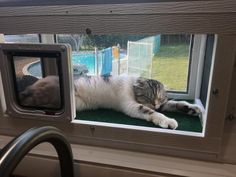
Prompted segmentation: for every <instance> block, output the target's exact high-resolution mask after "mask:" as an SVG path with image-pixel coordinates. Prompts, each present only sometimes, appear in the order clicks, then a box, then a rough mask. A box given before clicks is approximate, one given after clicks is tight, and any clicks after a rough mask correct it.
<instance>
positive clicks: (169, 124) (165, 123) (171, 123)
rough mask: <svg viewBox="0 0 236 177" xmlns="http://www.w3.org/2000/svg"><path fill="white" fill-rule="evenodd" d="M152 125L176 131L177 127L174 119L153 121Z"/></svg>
mask: <svg viewBox="0 0 236 177" xmlns="http://www.w3.org/2000/svg"><path fill="white" fill-rule="evenodd" d="M153 123H154V124H156V125H159V126H160V127H162V128H170V129H173V130H174V129H176V128H177V127H178V122H177V121H176V120H175V119H170V118H165V119H162V120H155V119H154V120H153Z"/></svg>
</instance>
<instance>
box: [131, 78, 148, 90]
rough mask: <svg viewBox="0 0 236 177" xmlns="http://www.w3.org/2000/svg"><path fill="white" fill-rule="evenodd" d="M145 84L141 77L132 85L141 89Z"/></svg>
mask: <svg viewBox="0 0 236 177" xmlns="http://www.w3.org/2000/svg"><path fill="white" fill-rule="evenodd" d="M145 85H146V80H145V79H143V78H138V79H137V81H136V82H135V83H134V84H133V87H134V88H140V89H143V88H145Z"/></svg>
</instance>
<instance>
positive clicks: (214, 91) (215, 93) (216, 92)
mask: <svg viewBox="0 0 236 177" xmlns="http://www.w3.org/2000/svg"><path fill="white" fill-rule="evenodd" d="M212 94H213V95H215V96H217V95H219V89H217V88H215V89H213V90H212Z"/></svg>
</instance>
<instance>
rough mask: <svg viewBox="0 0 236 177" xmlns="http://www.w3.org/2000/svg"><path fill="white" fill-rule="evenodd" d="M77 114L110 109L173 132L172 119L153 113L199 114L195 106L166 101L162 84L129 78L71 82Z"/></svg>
mask: <svg viewBox="0 0 236 177" xmlns="http://www.w3.org/2000/svg"><path fill="white" fill-rule="evenodd" d="M74 84H75V95H76V97H75V98H76V109H77V110H78V111H81V110H86V109H97V108H111V109H114V110H117V111H121V112H123V113H125V114H127V115H129V116H130V117H133V118H139V119H143V120H146V121H151V122H153V123H154V124H156V125H159V126H161V127H163V128H171V129H176V128H177V126H178V123H177V122H176V120H174V119H171V118H168V117H166V116H165V115H164V114H162V113H160V112H158V111H157V110H165V111H177V112H183V113H187V114H200V112H201V110H200V108H199V107H198V106H197V105H192V104H189V103H187V102H183V101H182V102H177V101H173V100H172V101H168V99H167V95H166V91H165V89H164V86H163V84H162V83H160V82H159V81H156V80H152V79H145V78H141V77H132V76H110V77H100V76H96V77H89V78H87V77H81V78H79V79H77V80H75V82H74Z"/></svg>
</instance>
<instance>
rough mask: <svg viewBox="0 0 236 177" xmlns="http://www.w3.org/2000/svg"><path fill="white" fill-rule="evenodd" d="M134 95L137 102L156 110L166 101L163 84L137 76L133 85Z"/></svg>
mask: <svg viewBox="0 0 236 177" xmlns="http://www.w3.org/2000/svg"><path fill="white" fill-rule="evenodd" d="M133 90H134V96H135V99H136V101H137V102H138V103H141V104H143V105H145V106H147V107H149V108H151V109H154V110H157V109H158V108H160V106H161V105H162V104H164V103H165V102H167V94H166V90H165V88H164V85H163V84H162V83H161V82H159V81H157V80H153V79H145V78H142V77H139V78H138V79H137V81H136V82H135V83H134V85H133Z"/></svg>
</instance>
